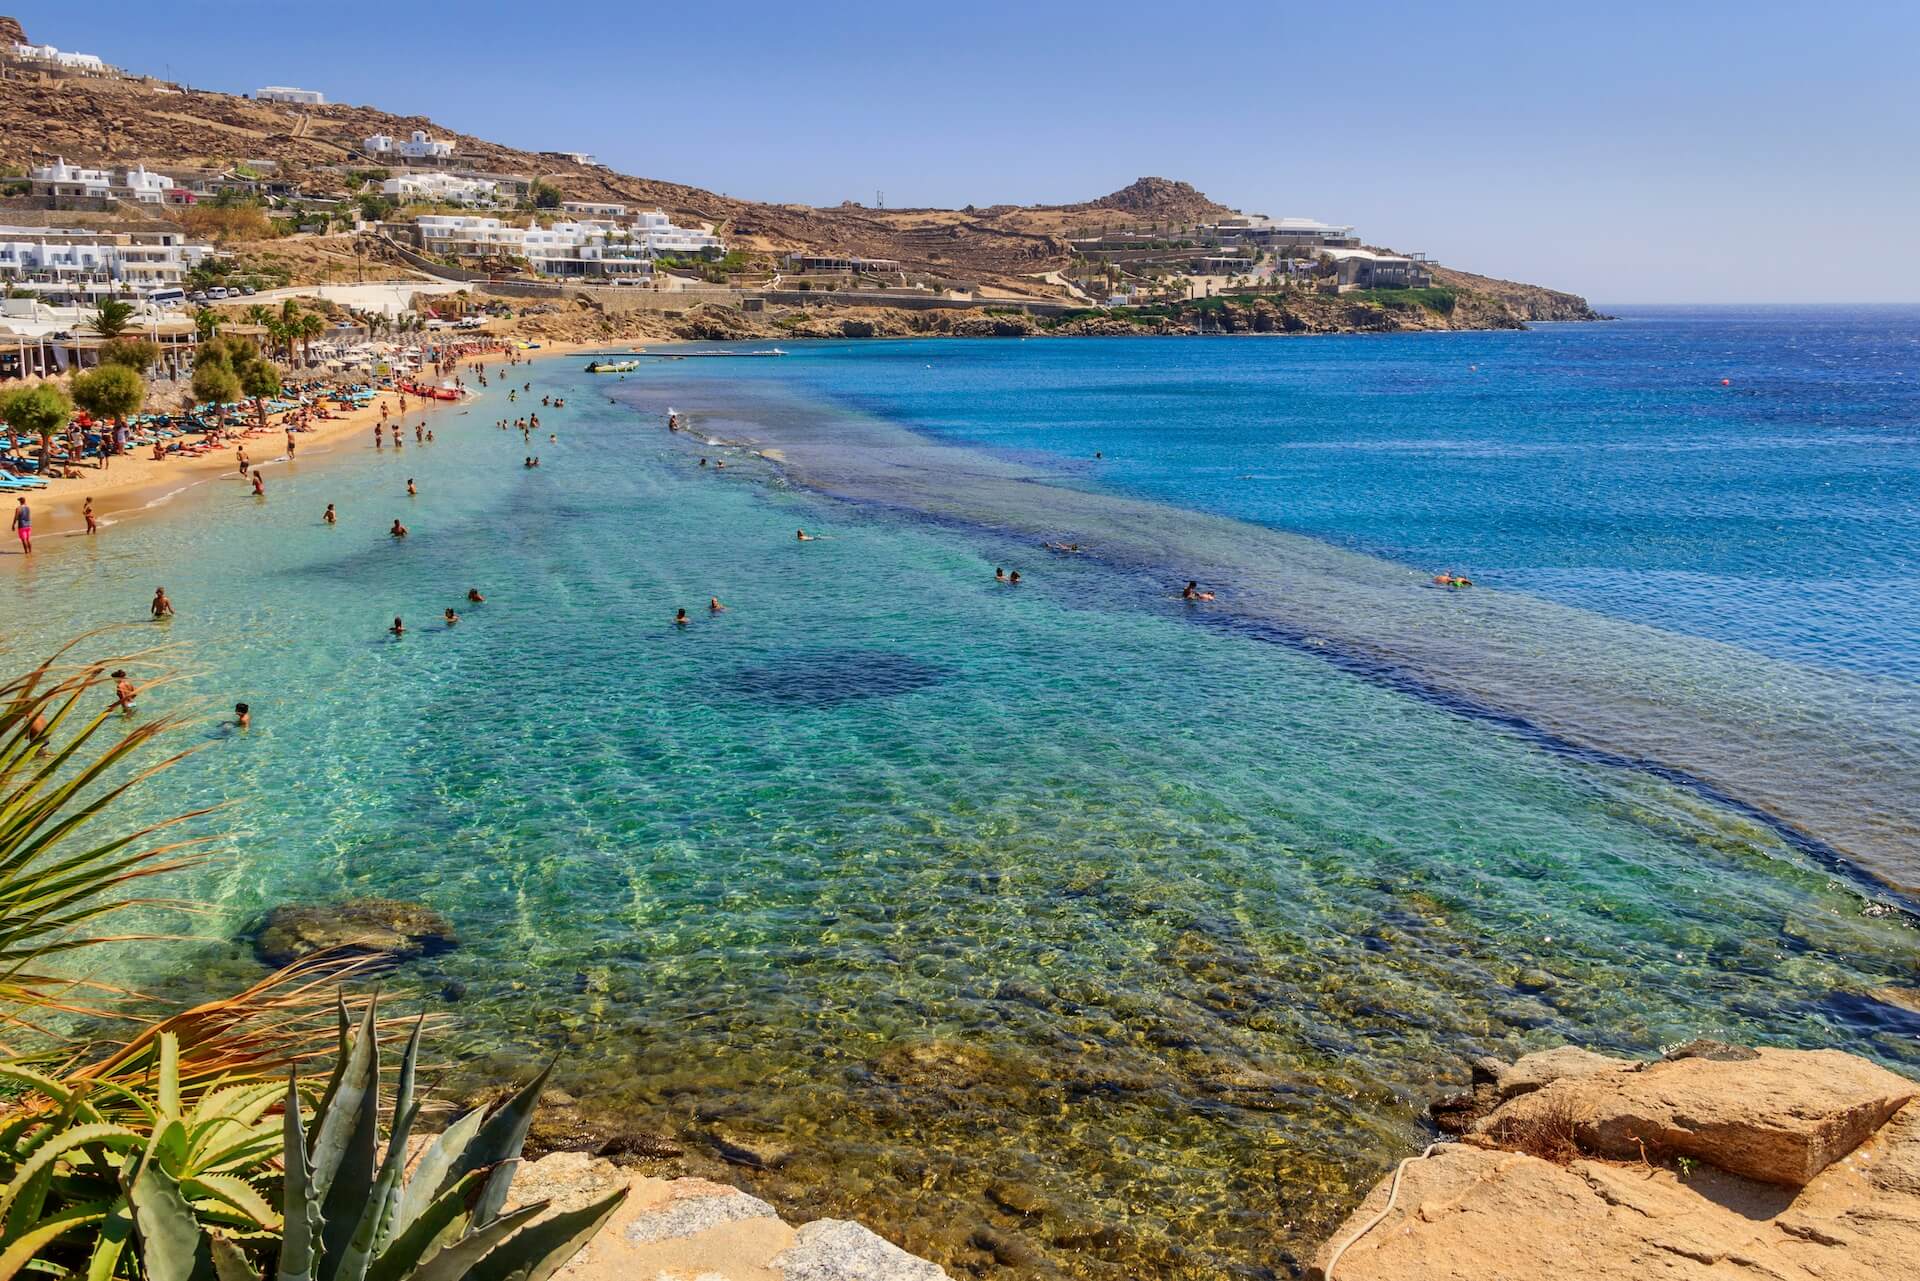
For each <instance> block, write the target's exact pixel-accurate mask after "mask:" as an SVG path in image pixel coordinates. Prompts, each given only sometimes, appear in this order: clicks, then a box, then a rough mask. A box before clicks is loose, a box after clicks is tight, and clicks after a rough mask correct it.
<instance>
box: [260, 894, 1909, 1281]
mask: <svg viewBox="0 0 1920 1281" xmlns="http://www.w3.org/2000/svg"><path fill="white" fill-rule="evenodd" d="M250 937H251V938H252V940H253V943H254V948H255V952H256V955H257V956H259V957H260V958H261V959H262V960H269V959H272V960H278V959H279V958H283V957H284V958H297V957H300V956H303V955H311V954H312V953H313V952H315V951H317V950H320V949H344V950H348V951H356V952H359V953H361V954H363V955H367V956H372V957H384V958H386V959H388V960H390V961H391V962H394V963H396V964H398V963H403V962H404V963H405V968H406V971H407V972H409V973H411V974H413V975H414V976H415V977H417V978H420V979H423V980H425V984H426V990H429V991H430V990H431V988H432V985H433V983H434V981H435V979H434V977H433V958H434V956H435V955H437V954H439V953H441V952H443V951H445V950H447V949H449V948H452V947H455V946H457V939H456V938H455V936H454V932H453V927H452V925H451V923H449V922H447V921H446V920H445V919H444V918H441V917H439V916H438V915H437V914H435V913H433V912H432V911H431V910H430V909H427V908H425V907H423V906H422V905H419V904H412V903H406V902H401V901H395V900H385V899H364V900H354V901H352V902H349V903H346V904H332V905H327V906H325V907H324V908H314V907H310V906H295V905H290V906H286V907H282V908H279V909H276V910H275V911H274V912H273V913H271V914H269V915H268V916H267V917H266V918H265V919H264V920H263V921H262V922H261V923H260V924H259V925H257V926H256V927H255V929H254V930H253V931H252V933H251V936H250ZM440 995H441V997H442V998H444V999H447V1000H457V999H458V998H459V993H457V992H452V991H446V990H443V991H442V992H441V993H440ZM879 1064H880V1066H879V1068H878V1069H877V1070H880V1071H883V1072H887V1073H890V1074H893V1075H895V1076H898V1077H899V1078H900V1079H902V1080H908V1079H921V1078H925V1077H928V1076H929V1075H931V1076H934V1077H944V1076H951V1075H953V1074H955V1073H960V1074H962V1075H966V1074H968V1073H971V1072H975V1071H978V1070H979V1065H978V1064H976V1063H975V1062H974V1061H973V1059H972V1058H970V1057H969V1051H968V1050H967V1049H966V1047H965V1046H964V1044H963V1043H954V1044H952V1045H950V1046H946V1047H942V1046H938V1045H931V1044H927V1045H902V1046H896V1047H894V1048H893V1049H891V1050H889V1051H888V1052H887V1054H886V1055H883V1056H882V1058H881V1060H879ZM969 1079H971V1078H969ZM1470 1081H1471V1083H1470V1086H1469V1088H1468V1089H1466V1090H1464V1091H1461V1092H1458V1093H1454V1094H1451V1095H1448V1096H1446V1097H1444V1098H1440V1099H1438V1100H1436V1101H1435V1102H1434V1103H1433V1104H1432V1105H1431V1107H1430V1108H1429V1116H1430V1119H1431V1122H1432V1125H1433V1127H1434V1129H1435V1130H1436V1131H1438V1133H1439V1135H1440V1136H1441V1137H1440V1139H1439V1141H1438V1142H1436V1143H1435V1144H1434V1145H1432V1146H1431V1147H1429V1148H1428V1149H1426V1150H1425V1151H1424V1152H1422V1153H1419V1154H1408V1156H1407V1158H1406V1159H1405V1160H1402V1161H1401V1162H1400V1163H1399V1164H1398V1165H1396V1166H1395V1167H1394V1169H1393V1170H1391V1171H1389V1173H1388V1174H1387V1176H1386V1177H1384V1178H1382V1179H1381V1180H1380V1181H1379V1182H1378V1183H1377V1184H1376V1185H1375V1186H1374V1187H1373V1189H1372V1191H1371V1192H1370V1193H1368V1194H1367V1195H1366V1196H1365V1197H1364V1198H1363V1199H1362V1201H1361V1202H1360V1204H1359V1205H1358V1207H1357V1208H1355V1209H1354V1210H1353V1211H1352V1213H1351V1214H1350V1215H1348V1217H1347V1218H1346V1220H1345V1221H1344V1222H1343V1223H1341V1224H1340V1225H1339V1226H1338V1228H1336V1229H1335V1230H1334V1231H1333V1232H1332V1233H1331V1234H1330V1235H1328V1236H1327V1238H1326V1240H1325V1242H1324V1243H1323V1244H1322V1245H1321V1247H1320V1249H1319V1250H1318V1251H1317V1253H1316V1254H1315V1255H1314V1256H1313V1258H1312V1259H1311V1260H1310V1261H1300V1262H1295V1261H1294V1260H1292V1259H1291V1258H1287V1257H1281V1258H1277V1259H1275V1260H1269V1261H1265V1262H1264V1263H1262V1264H1261V1265H1260V1266H1261V1267H1262V1268H1264V1271H1260V1272H1259V1273H1258V1274H1259V1275H1263V1276H1271V1277H1274V1278H1279V1277H1285V1276H1306V1277H1309V1278H1312V1279H1313V1281H1416V1279H1417V1281H1428V1279H1429V1278H1458V1279H1459V1281H1469V1279H1471V1281H1486V1279H1487V1278H1496V1277H1497V1278H1507V1279H1509V1281H1533V1279H1535V1278H1538V1279H1539V1281H1547V1279H1548V1278H1559V1277H1566V1276H1576V1275H1577V1276H1592V1277H1623V1278H1624V1277H1642V1276H1651V1275H1659V1276H1663V1277H1671V1278H1676V1279H1677V1281H1696V1279H1697V1281H1710V1279H1711V1281H1718V1279H1720V1278H1727V1277H1741V1276H1752V1277H1755V1278H1775V1279H1777V1278H1786V1279H1788V1281H1814V1279H1815V1278H1820V1279H1821V1281H1851V1279H1853V1278H1859V1279H1860V1281H1866V1279H1867V1278H1880V1277H1891V1276H1896V1275H1903V1274H1902V1273H1901V1271H1900V1269H1901V1268H1902V1267H1905V1266H1906V1265H1907V1264H1908V1262H1909V1261H1910V1260H1911V1258H1912V1257H1914V1256H1915V1255H1916V1254H1917V1253H1920V1082H1915V1081H1912V1080H1909V1079H1907V1078H1906V1077H1903V1076H1900V1075H1897V1074H1895V1073H1893V1072H1890V1071H1888V1070H1886V1069H1885V1068H1882V1067H1879V1066H1877V1065H1875V1064H1873V1063H1870V1062H1868V1061H1867V1060H1865V1059H1862V1058H1859V1057H1857V1056H1854V1055H1851V1054H1845V1053H1841V1052H1839V1051H1835V1050H1810V1051H1809V1050H1783V1049H1770V1048H1761V1049H1753V1048H1749V1047H1745V1046H1738V1045H1729V1044H1724V1043H1721V1042H1715V1041H1694V1042H1689V1043H1687V1044H1685V1045H1681V1046H1677V1047H1675V1048H1673V1049H1671V1050H1669V1051H1668V1052H1667V1053H1666V1054H1664V1055H1663V1056H1662V1057H1660V1058H1658V1059H1654V1060H1650V1061H1640V1060H1634V1059H1627V1058H1618V1057H1613V1056H1609V1055H1604V1054H1598V1053H1594V1052H1592V1051H1589V1050H1586V1049H1583V1048H1580V1047H1578V1046H1571V1045H1567V1046H1560V1047H1557V1048H1554V1049H1550V1050H1544V1051H1540V1052H1536V1053H1532V1054H1528V1055H1525V1056H1523V1057H1521V1058H1519V1059H1517V1060H1516V1061H1514V1062H1511V1063H1508V1062H1503V1061H1500V1060H1495V1059H1490V1058H1488V1059H1481V1060H1478V1061H1476V1062H1475V1063H1473V1064H1472V1065H1471V1067H1470ZM455 1097H456V1099H457V1101H458V1102H460V1103H461V1104H462V1105H471V1104H475V1103H481V1102H486V1101H488V1099H487V1098H485V1097H483V1096H480V1095H472V1096H462V1095H460V1094H459V1093H458V1091H457V1090H456V1092H455ZM695 1116H696V1118H698V1119H699V1121H700V1124H698V1125H697V1126H696V1127H695V1130H694V1131H692V1132H689V1133H684V1134H672V1135H669V1134H663V1133H655V1132H653V1131H651V1130H648V1129H646V1128H645V1127H644V1126H643V1125H638V1124H636V1123H635V1122H634V1121H632V1120H623V1119H622V1117H621V1116H620V1114H619V1112H618V1110H617V1109H610V1108H608V1107H605V1106H601V1105H600V1104H598V1103H596V1101H595V1100H594V1099H592V1098H576V1097H574V1096H573V1095H572V1094H569V1093H567V1092H566V1091H564V1090H559V1089H552V1090H549V1091H548V1093H547V1096H546V1098H545V1099H544V1100H543V1102H542V1105H541V1108H540V1111H539V1113H538V1114H537V1116H536V1117H535V1120H534V1123H533V1128H532V1131H531V1133H530V1134H529V1136H528V1143H527V1152H528V1156H529V1158H537V1159H530V1161H529V1164H528V1166H527V1168H526V1170H525V1172H524V1174H523V1176H522V1177H521V1179H520V1180H518V1181H517V1182H516V1184H515V1194H516V1196H521V1197H524V1198H526V1199H528V1200H534V1199H545V1198H549V1197H550V1198H552V1199H554V1201H555V1203H556V1205H557V1206H560V1207H563V1208H564V1207H565V1206H566V1205H570V1204H574V1203H575V1202H584V1201H586V1200H590V1199H593V1198H594V1197H597V1196H601V1195H604V1194H605V1193H606V1192H607V1191H608V1190H610V1189H611V1188H612V1187H613V1186H616V1185H623V1186H627V1187H629V1188H630V1198H629V1202H628V1205H627V1208H626V1209H625V1210H623V1211H622V1213H621V1215H620V1217H619V1218H618V1220H616V1221H615V1222H613V1223H610V1224H609V1225H608V1226H607V1228H606V1229H604V1230H603V1232H602V1233H601V1234H600V1236H599V1237H597V1238H596V1239H595V1240H594V1242H593V1243H592V1245H591V1246H590V1248H589V1249H588V1250H587V1251H586V1252H585V1253H584V1254H583V1255H582V1256H581V1257H580V1258H579V1259H577V1260H575V1261H574V1262H573V1263H572V1264H570V1265H569V1266H568V1267H567V1268H566V1269H564V1270H563V1271H562V1272H561V1273H559V1274H558V1275H559V1277H560V1278H562V1279H563V1281H603V1279H610V1278H615V1277H628V1276H642V1275H644V1276H655V1275H665V1276H680V1275H683V1274H684V1275H687V1276H700V1277H708V1278H718V1279H720V1281H747V1279H749V1278H751V1279H755V1281H855V1279H860V1281H939V1279H940V1278H946V1277H949V1276H950V1275H969V1274H979V1275H1009V1276H1043V1275H1053V1274H1054V1272H1053V1271H1052V1269H1051V1268H1050V1267H1049V1265H1048V1263H1047V1260H1045V1259H1044V1258H1042V1257H1040V1256H1039V1255H1038V1254H1037V1253H1035V1252H1034V1251H1032V1250H1030V1249H1027V1248H1024V1246H1023V1243H1022V1241H1021V1240H1019V1239H1018V1238H1016V1237H1014V1236H1012V1235H1010V1234H999V1233H995V1232H992V1231H990V1230H987V1229H985V1228H981V1229H979V1230H976V1231H975V1232H974V1234H973V1236H972V1237H971V1238H968V1239H966V1240H965V1241H964V1243H963V1246H964V1248H960V1249H959V1250H958V1251H957V1253H956V1252H953V1251H951V1250H948V1249H946V1248H943V1247H940V1246H939V1245H937V1244H935V1243H924V1244H922V1248H923V1249H925V1251H926V1253H928V1254H932V1255H934V1256H935V1258H938V1259H942V1260H944V1262H945V1264H946V1267H948V1268H956V1269H958V1271H956V1272H954V1273H949V1272H948V1271H947V1270H945V1268H943V1267H942V1266H941V1264H939V1263H935V1262H929V1261H928V1260H927V1259H925V1258H923V1257H919V1256H917V1255H915V1254H912V1253H909V1252H908V1251H907V1250H904V1249H901V1248H900V1247H899V1246H898V1245H896V1244H894V1243H892V1242H889V1241H888V1240H886V1239H885V1238H883V1237H881V1236H879V1235H878V1234H876V1233H875V1232H873V1231H871V1230H870V1229H868V1228H866V1227H864V1226H862V1225H860V1224H858V1223H855V1222H852V1221H850V1220H846V1219H837V1218H825V1219H819V1220H816V1221H814V1222H810V1223H806V1224H804V1225H801V1226H799V1227H793V1226H789V1225H788V1224H786V1223H784V1222H783V1221H782V1220H781V1219H780V1218H779V1217H778V1215H777V1213H776V1211H775V1210H774V1208H773V1206H772V1205H771V1204H769V1202H767V1201H765V1200H762V1199H760V1198H759V1197H756V1196H754V1195H752V1194H751V1193H750V1192H748V1191H747V1190H746V1188H747V1187H755V1188H756V1189H758V1190H764V1189H760V1185H759V1183H757V1182H756V1180H757V1179H760V1178H763V1177H764V1176H765V1175H766V1173H767V1172H769V1171H773V1170H777V1169H779V1168H781V1167H783V1166H784V1165H786V1163H788V1162H789V1161H791V1160H794V1159H795V1154H794V1153H793V1152H792V1151H791V1150H790V1149H788V1148H786V1147H784V1146H782V1144H781V1143H780V1142H778V1141H777V1140H778V1138H779V1136H777V1135H769V1134H765V1133H761V1132H759V1131H757V1130H754V1129H752V1128H751V1127H746V1128H742V1127H741V1126H740V1125H739V1124H737V1123H736V1121H737V1119H736V1118H733V1117H731V1116H729V1115H726V1114H724V1109H722V1110H721V1111H720V1112H717V1113H715V1114H714V1115H713V1116H706V1115H705V1113H704V1112H703V1111H701V1110H700V1109H696V1113H695ZM986 1195H987V1198H988V1199H989V1200H990V1201H991V1202H992V1203H993V1206H994V1207H995V1208H997V1209H1000V1210H1005V1211H1007V1212H1009V1213H1013V1214H1016V1215H1019V1216H1025V1219H1035V1218H1038V1217H1040V1216H1044V1215H1046V1214H1047V1213H1048V1210H1049V1207H1047V1206H1046V1205H1045V1204H1043V1203H1042V1202H1041V1201H1039V1200H1037V1199H1036V1198H1038V1197H1039V1196H1040V1194H1039V1193H1037V1192H1035V1191H1033V1190H1032V1189H1029V1188H1026V1187H1024V1186H1022V1185H1017V1184H1004V1185H1000V1184H996V1185H995V1186H993V1187H991V1188H989V1189H988V1191H987V1194H986ZM1342 1199H1343V1200H1344V1197H1343V1198H1342ZM909 1244H914V1243H913V1242H909Z"/></svg>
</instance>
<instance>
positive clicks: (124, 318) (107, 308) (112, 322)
mask: <svg viewBox="0 0 1920 1281" xmlns="http://www.w3.org/2000/svg"><path fill="white" fill-rule="evenodd" d="M133 311H134V308H133V304H132V303H130V302H123V301H122V300H120V299H118V298H102V299H101V300H100V304H99V306H97V307H95V308H94V309H93V315H91V316H89V317H87V321H86V324H87V328H89V329H91V330H93V332H94V333H96V334H99V335H100V336H101V337H102V338H118V337H119V336H120V335H121V334H124V333H126V332H127V329H128V328H129V327H130V326H131V325H132V323H133Z"/></svg>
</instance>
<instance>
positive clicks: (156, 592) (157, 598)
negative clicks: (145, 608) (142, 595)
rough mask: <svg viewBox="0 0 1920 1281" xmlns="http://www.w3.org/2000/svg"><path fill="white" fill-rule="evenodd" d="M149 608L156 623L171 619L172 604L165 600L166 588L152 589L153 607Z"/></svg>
mask: <svg viewBox="0 0 1920 1281" xmlns="http://www.w3.org/2000/svg"><path fill="white" fill-rule="evenodd" d="M151 608H152V610H153V616H154V619H155V620H156V621H157V620H159V619H162V618H172V617H173V602H172V601H170V600H168V599H167V589H166V588H164V587H156V588H154V589H153V605H152V607H151Z"/></svg>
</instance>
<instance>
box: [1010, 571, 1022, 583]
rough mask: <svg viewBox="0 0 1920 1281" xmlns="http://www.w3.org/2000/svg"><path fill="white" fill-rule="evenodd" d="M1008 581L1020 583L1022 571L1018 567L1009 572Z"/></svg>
mask: <svg viewBox="0 0 1920 1281" xmlns="http://www.w3.org/2000/svg"><path fill="white" fill-rule="evenodd" d="M1007 581H1008V582H1009V583H1018V582H1019V581H1020V571H1019V570H1017V569H1016V570H1013V571H1011V572H1010V573H1008V575H1007Z"/></svg>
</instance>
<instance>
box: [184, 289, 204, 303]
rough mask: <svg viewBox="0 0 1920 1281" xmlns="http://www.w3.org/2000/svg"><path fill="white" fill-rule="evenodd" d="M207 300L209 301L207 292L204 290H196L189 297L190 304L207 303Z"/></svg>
mask: <svg viewBox="0 0 1920 1281" xmlns="http://www.w3.org/2000/svg"><path fill="white" fill-rule="evenodd" d="M206 300H207V291H206V290H204V289H196V290H194V291H193V292H192V293H190V294H188V295H187V301H188V302H205V301H206Z"/></svg>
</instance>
